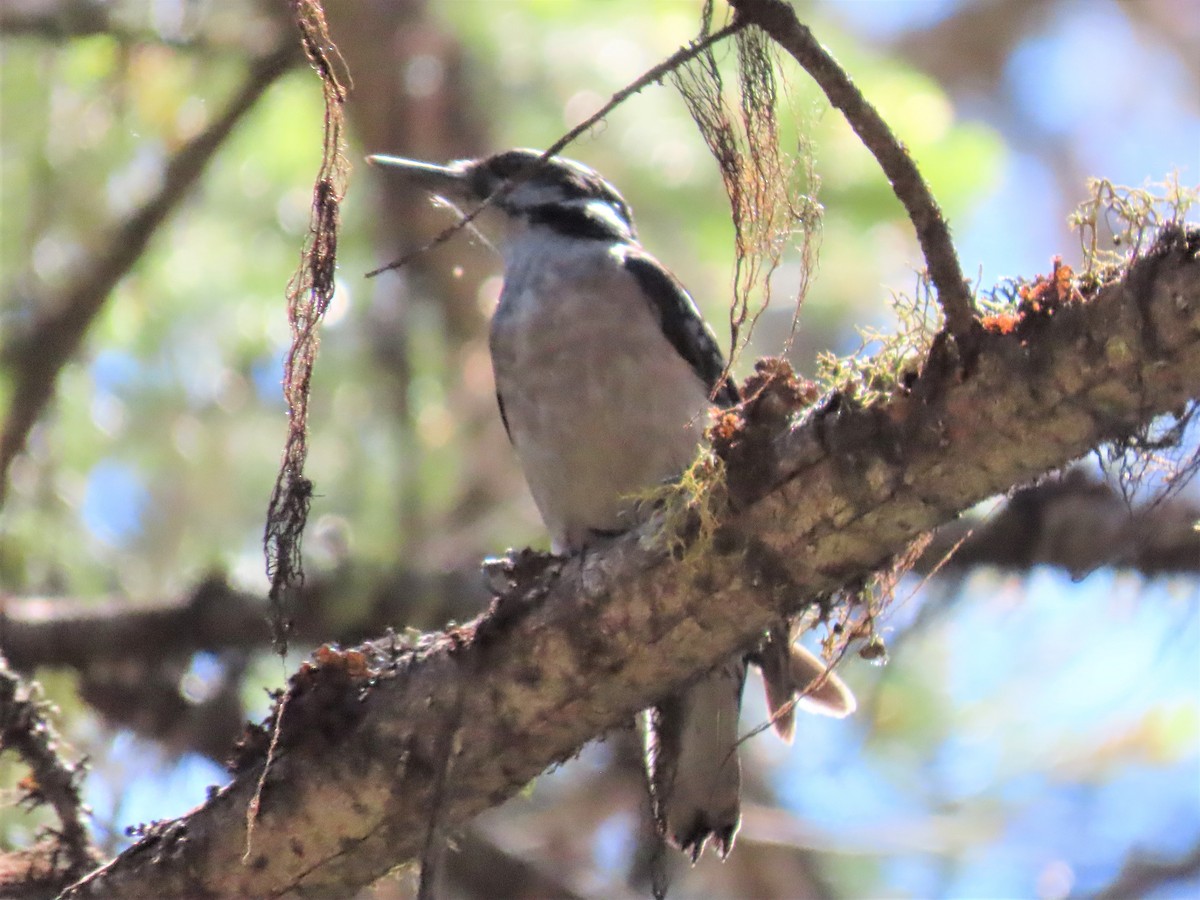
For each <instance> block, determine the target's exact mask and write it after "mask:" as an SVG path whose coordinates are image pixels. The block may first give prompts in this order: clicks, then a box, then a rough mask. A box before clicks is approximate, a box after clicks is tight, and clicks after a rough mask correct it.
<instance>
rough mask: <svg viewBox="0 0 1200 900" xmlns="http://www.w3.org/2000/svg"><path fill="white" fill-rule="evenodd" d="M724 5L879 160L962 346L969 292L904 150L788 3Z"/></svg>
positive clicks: (738, 0)
mask: <svg viewBox="0 0 1200 900" xmlns="http://www.w3.org/2000/svg"><path fill="white" fill-rule="evenodd" d="M729 5H730V6H732V7H733V8H734V9H735V10H737V14H738V19H739V20H741V21H745V22H749V23H751V24H753V25H757V26H758V27H759V28H761V29H762V30H763V31H765V32H766V33H767V34H769V35H770V36H771V37H772V38H773V39H774V40H775V41H776V42H777V43H778V44H779V46H781V47H783V49H784V50H786V51H787V52H788V53H790V54H791V55H792V56H793V57H794V58H795V60H796V62H798V63H799V64H800V65H801V66H802V67H803V68H804V70H805V71H806V72H808V74H809V75H811V76H812V78H813V80H814V81H815V82H816V83H817V84H818V85H819V86H820V88H821V90H822V91H824V92H825V96H826V97H828V98H829V102H830V103H832V104H833V105H834V106H835V107H836V108H837V109H839V110H841V111H842V115H844V116H845V117H846V121H847V122H849V123H850V127H851V128H853V129H854V133H855V134H857V135H858V137H859V139H860V140H861V141H862V142H863V144H864V145H865V146H866V148H867V149H868V150H869V151H871V154H872V155H873V156H874V157H875V159H876V160H877V161H878V162H879V166H880V168H882V169H883V172H884V174H885V175H886V176H887V178H888V181H889V182H890V183H891V185H892V190H893V191H894V192H895V194H896V196H897V197H898V198H899V200H900V202H901V203H903V204H904V209H905V211H906V212H907V213H908V217H909V219H911V220H912V223H913V226H914V227H915V228H916V231H917V241H918V242H919V243H920V245H921V252H922V253H923V254H924V255H925V265H926V266H927V267H928V269H929V278H930V280H931V281H932V282H933V285H934V288H935V289H936V290H937V298H938V302H939V303H940V304H941V307H942V312H943V313H944V314H945V317H946V330H947V331H949V332H950V334H952V335H954V337H955V338H956V339H957V340H958V341H959V342H960V343H961V344H963V345H964V346H965V345H966V342H967V341H968V338H969V335H970V334H971V330H972V327H973V323H974V321H975V311H974V308H973V304H972V301H971V294H970V291H968V290H967V283H966V279H965V278H964V277H963V273H962V267H961V266H960V265H959V262H958V254H957V253H956V252H955V250H954V242H953V241H952V240H951V239H950V229H949V227H948V226H947V225H946V220H945V219H944V218H943V217H942V211H941V209H940V208H939V207H938V204H937V201H936V200H934V199H933V193H932V192H931V191H930V190H929V185H927V184H926V183H925V179H924V178H923V177H921V172H920V170H919V169H918V168H917V164H916V163H915V162H914V161H913V158H912V157H911V156H910V155H909V153H908V150H907V149H905V147H904V145H903V144H901V143H900V141H899V140H898V139H897V138H896V136H895V135H894V134H893V133H892V129H891V128H889V127H888V124H887V122H885V121H884V120H883V117H882V116H881V115H879V111H878V110H877V109H875V107H874V106H872V105H871V104H870V102H868V101H867V99H866V98H865V97H864V96H863V95H862V92H861V91H860V90H859V89H858V87H857V86H856V85H855V84H854V82H853V80H851V78H850V75H849V74H848V73H847V72H846V70H845V69H843V68H842V67H841V66H840V65H839V64H838V61H837V60H836V59H834V58H833V56H832V54H830V52H829V51H828V50H826V49H825V48H824V47H823V46H821V44H820V42H819V41H818V40H817V39H816V38H815V37H813V33H812V32H811V31H809V30H808V28H807V27H806V26H805V25H803V24H802V23H801V22H800V20H799V19H797V18H796V11H795V10H794V9H793V8H792V7H791V5H790V4H788V3H785V2H783V0H729Z"/></svg>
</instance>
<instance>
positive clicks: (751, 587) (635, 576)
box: [66, 231, 1200, 897]
mask: <svg viewBox="0 0 1200 900" xmlns="http://www.w3.org/2000/svg"><path fill="white" fill-rule="evenodd" d="M1198 252H1200V232H1191V233H1189V234H1187V235H1184V234H1182V233H1181V232H1177V231H1176V232H1172V233H1171V234H1170V235H1169V236H1168V237H1167V238H1166V239H1165V240H1163V241H1162V242H1161V243H1160V244H1159V245H1158V246H1157V247H1156V249H1155V251H1154V252H1153V253H1152V254H1150V255H1149V256H1148V257H1146V258H1143V259H1142V260H1141V261H1139V262H1138V263H1136V264H1135V265H1134V266H1133V267H1132V268H1131V269H1130V270H1129V272H1128V273H1127V274H1126V277H1125V278H1124V279H1123V280H1122V281H1121V282H1119V283H1117V284H1114V285H1112V286H1110V287H1108V288H1106V289H1105V290H1103V291H1101V292H1100V293H1099V294H1098V295H1097V296H1096V297H1095V298H1093V299H1092V300H1090V301H1088V302H1086V303H1077V304H1068V305H1066V306H1064V307H1062V308H1060V309H1058V310H1057V311H1056V312H1055V314H1054V315H1053V316H1046V317H1042V318H1039V319H1038V320H1036V321H1035V322H1032V323H1031V324H1030V327H1029V328H1028V329H1026V330H1024V331H1023V332H1022V333H1021V334H1019V335H1018V334H996V333H991V332H984V333H983V335H982V338H981V342H980V348H979V354H978V357H977V359H976V360H975V364H974V365H973V366H972V367H970V368H969V369H964V368H963V367H962V366H960V365H958V363H957V361H955V360H952V359H949V358H947V351H946V346H947V345H946V344H944V343H943V344H941V345H935V348H934V352H933V353H931V357H930V360H929V361H928V363H927V365H926V366H925V368H924V370H923V372H922V373H921V375H920V376H919V377H918V378H917V380H916V381H915V383H914V384H913V385H912V386H911V388H910V389H909V390H907V391H906V392H904V393H903V394H902V395H898V396H896V397H894V398H893V399H891V400H889V401H888V402H886V403H883V404H880V405H878V406H874V407H870V408H865V409H864V408H858V407H855V406H853V405H852V404H848V403H841V404H836V403H828V404H826V405H824V406H823V407H820V408H818V409H815V410H808V411H807V412H805V413H804V415H803V418H802V419H801V420H800V421H799V422H798V423H797V422H795V421H794V419H793V415H794V414H795V413H797V412H801V411H800V410H798V409H796V408H791V407H788V405H787V404H786V403H785V402H783V399H782V398H783V397H784V394H783V393H776V392H772V391H763V392H762V393H761V395H760V396H761V400H760V401H759V402H757V403H753V404H749V405H748V407H747V409H746V411H745V413H744V415H745V421H744V422H743V423H742V427H741V428H740V429H739V434H740V435H741V436H742V437H741V440H740V442H739V443H737V444H735V445H731V446H729V447H728V448H727V453H726V456H727V459H726V465H727V471H728V476H729V485H728V486H729V491H730V496H731V498H732V501H733V504H734V508H735V509H736V510H737V512H735V513H733V514H731V515H729V516H727V517H726V518H725V519H724V521H723V522H722V524H721V527H720V528H719V530H718V532H717V534H716V535H715V537H714V539H713V541H712V544H711V548H710V552H707V553H703V554H698V555H697V557H698V558H694V559H690V560H689V561H688V563H687V564H686V565H680V564H676V563H675V562H673V561H672V559H671V557H670V555H669V554H668V553H667V552H666V551H665V550H664V549H663V546H664V540H663V537H662V534H661V531H662V528H661V522H655V521H651V522H649V523H647V524H646V525H645V526H643V527H642V528H641V529H639V530H638V531H636V532H634V533H632V534H629V535H626V536H624V537H622V538H619V539H617V540H615V541H614V542H613V543H612V544H611V545H610V546H608V547H606V548H604V549H603V550H599V551H596V552H592V553H589V554H588V555H586V556H585V557H583V558H579V557H576V558H572V559H571V560H569V561H567V562H566V563H565V564H564V565H563V567H562V571H561V574H560V575H559V576H558V577H557V579H554V580H551V581H549V582H547V583H542V584H541V586H540V587H537V586H535V587H534V588H532V589H530V590H527V591H524V592H520V593H518V592H514V593H513V594H511V595H510V596H507V597H505V598H500V599H498V600H497V601H496V602H495V603H494V604H493V608H492V609H491V610H490V611H489V613H488V614H487V615H485V616H483V617H481V618H480V619H478V620H476V621H475V622H473V623H470V624H469V625H467V626H463V627H459V628H453V629H450V630H449V631H447V632H445V633H443V634H440V635H437V636H431V637H427V638H425V639H423V641H422V642H421V643H420V644H419V645H418V646H415V647H412V648H404V647H399V648H392V650H391V652H389V650H388V648H387V647H386V646H383V647H377V648H375V649H374V650H371V648H366V649H365V650H364V652H363V653H361V654H352V653H351V654H334V653H326V654H324V655H321V656H320V657H319V658H318V662H317V664H315V665H309V666H306V667H304V668H303V669H302V670H301V671H300V672H299V673H298V674H297V675H296V676H295V677H294V679H293V684H292V688H291V691H290V694H289V697H288V701H287V707H286V712H285V714H284V716H283V722H282V725H281V729H282V730H281V734H280V737H279V741H278V750H277V753H276V758H275V760H274V763H273V765H272V768H271V770H270V772H269V773H268V775H267V777H266V779H265V782H264V784H265V787H264V790H263V792H262V797H261V810H260V813H259V816H258V818H257V820H256V822H255V825H254V831H253V837H252V840H251V841H250V844H249V847H248V844H247V837H246V826H245V816H246V810H247V808H248V807H249V804H250V801H251V798H252V797H253V796H254V794H255V789H256V785H257V784H258V781H259V778H260V776H261V774H262V765H263V764H262V761H261V758H259V757H257V756H256V755H255V754H254V753H250V752H248V753H247V754H246V756H245V757H244V762H243V769H242V771H241V772H240V773H239V775H238V776H237V777H236V779H235V780H234V781H233V782H232V783H231V784H230V785H228V786H226V787H225V788H224V789H222V790H221V791H220V792H218V793H217V794H216V795H215V796H213V797H212V798H211V799H210V801H209V802H208V803H206V804H205V805H204V806H203V807H201V808H199V809H197V810H195V811H194V812H192V813H191V814H189V815H188V816H186V817H184V818H183V819H180V820H178V821H176V822H173V823H167V824H165V825H162V826H160V827H158V828H156V829H153V830H152V832H151V833H149V834H148V835H146V837H144V838H143V839H142V840H141V841H139V843H138V844H137V845H135V846H134V847H132V848H130V849H129V850H127V851H126V852H125V853H123V854H122V855H121V856H119V857H118V858H117V859H116V860H114V861H113V862H112V863H110V864H109V865H108V866H106V867H104V868H103V869H101V870H99V871H98V872H96V873H93V875H91V876H89V877H88V878H87V879H85V880H84V881H83V882H81V883H80V884H78V885H76V886H75V887H74V888H72V889H71V890H70V891H69V892H68V893H67V895H66V896H69V897H98V896H104V897H133V896H147V895H155V896H181V895H187V896H195V895H223V896H263V897H269V896H280V895H285V894H286V895H288V896H325V895H329V894H335V893H336V894H341V895H344V894H346V893H349V892H352V891H353V890H354V889H355V888H356V887H357V886H360V885H365V884H367V883H369V882H371V881H373V880H375V879H376V878H378V877H379V876H381V875H382V874H384V873H385V872H387V871H388V870H389V869H391V868H393V867H394V866H396V865H398V864H401V863H403V862H405V861H406V860H409V859H412V858H413V857H415V856H416V855H418V854H419V853H420V851H421V847H422V845H423V843H424V841H425V837H426V833H427V828H428V824H429V822H430V819H431V810H432V809H433V808H434V806H435V805H436V806H437V807H438V809H439V815H438V818H439V820H440V823H441V824H442V825H445V826H447V827H453V826H455V825H459V824H462V823H463V822H465V821H467V820H468V819H469V818H470V817H471V816H473V815H475V814H476V813H478V812H479V811H481V810H483V809H485V808H487V807H489V806H494V805H497V804H499V803H501V802H503V801H504V800H505V799H507V798H508V797H510V796H512V795H513V794H515V793H516V792H517V791H519V790H520V789H521V787H522V786H523V785H524V784H525V783H526V782H527V781H528V780H529V779H531V778H533V777H535V776H536V775H537V774H538V773H539V772H541V771H542V770H544V769H545V768H546V767H547V766H549V765H551V764H553V763H555V762H557V761H561V760H564V759H566V758H568V757H570V756H571V755H572V754H573V753H575V752H576V751H577V750H578V748H579V747H580V746H581V745H582V744H583V743H584V742H586V741H587V740H590V739H592V738H594V737H596V736H597V735H600V734H603V733H604V732H605V731H606V730H607V729H609V728H612V727H614V726H615V725H617V724H618V723H620V722H623V721H626V720H627V719H628V718H629V716H631V715H632V714H633V713H634V712H636V711H637V710H639V709H643V708H645V707H646V706H647V705H649V704H650V703H652V702H653V701H654V700H655V699H656V698H658V697H660V696H662V695H663V694H664V693H668V692H670V691H673V690H676V689H678V688H679V686H681V685H682V684H683V683H684V682H686V681H687V679H688V678H689V677H691V676H693V675H694V674H695V673H697V672H700V671H702V670H704V669H706V668H708V667H709V666H711V665H713V664H715V663H717V662H718V661H719V660H721V659H724V658H727V657H728V656H729V655H730V654H732V653H734V652H736V651H737V650H738V649H739V648H744V647H746V646H747V645H748V644H750V643H752V642H754V641H755V640H756V639H757V637H758V635H760V634H761V633H762V632H763V630H764V629H765V628H766V627H767V626H768V625H769V624H770V623H772V622H774V621H777V619H778V617H779V616H780V614H781V613H784V612H796V611H798V610H799V609H801V608H803V607H804V606H805V605H807V604H809V603H811V602H812V601H813V598H818V597H822V596H827V595H828V594H829V593H830V592H832V591H834V590H836V589H837V588H838V587H840V586H842V585H844V584H846V583H847V582H848V581H850V580H852V579H855V578H858V577H861V576H863V575H865V574H867V573H869V572H871V571H872V570H874V569H876V568H877V567H879V566H881V565H883V564H885V563H886V562H887V561H888V560H889V559H890V558H891V557H892V556H893V555H894V554H896V553H898V552H899V551H901V550H902V549H903V548H904V547H905V546H907V544H908V543H909V542H910V541H912V540H913V539H914V538H916V537H917V536H918V535H920V534H922V533H923V532H925V531H927V530H928V529H929V528H932V527H934V526H936V525H938V524H939V523H941V522H944V521H946V520H948V519H950V518H951V517H953V516H954V515H955V514H957V513H958V512H959V511H961V510H963V509H965V508H967V507H969V506H970V505H972V504H974V503H976V502H978V501H979V500H981V499H984V498H986V497H988V496H992V495H994V494H995V493H997V492H998V491H1004V490H1007V489H1009V488H1011V487H1012V486H1013V485H1015V484H1021V483H1024V482H1026V481H1028V480H1029V479H1030V478H1032V477H1035V476H1037V475H1039V474H1041V473H1043V472H1045V471H1047V470H1050V469H1054V468H1056V467H1059V466H1062V465H1064V464H1066V463H1067V462H1069V461H1071V460H1072V459H1075V458H1077V457H1079V456H1080V455H1082V454H1084V453H1086V452H1088V451H1089V450H1090V449H1091V448H1093V447H1095V446H1097V445H1099V444H1101V443H1103V442H1104V441H1106V440H1109V439H1114V438H1119V437H1122V436H1124V435H1128V434H1129V433H1131V432H1132V431H1133V430H1134V429H1136V428H1138V427H1139V426H1142V425H1144V424H1145V423H1146V422H1147V421H1149V420H1150V419H1151V418H1153V417H1154V416H1156V415H1158V414H1161V413H1168V412H1171V411H1174V410H1177V409H1179V408H1180V407H1181V406H1182V405H1184V404H1186V403H1187V402H1189V401H1192V400H1194V399H1195V398H1197V397H1200V260H1198V259H1197V255H1198ZM939 346H940V349H939ZM447 748H449V752H446V749H447ZM439 785H442V786H443V789H442V790H438V786H439ZM247 851H249V852H247Z"/></svg>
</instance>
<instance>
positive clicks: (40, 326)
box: [0, 44, 298, 505]
mask: <svg viewBox="0 0 1200 900" xmlns="http://www.w3.org/2000/svg"><path fill="white" fill-rule="evenodd" d="M297 59H298V54H297V53H296V49H295V47H294V46H292V45H291V44H289V45H288V46H286V47H281V48H279V49H277V50H275V51H274V52H272V53H271V54H269V55H267V56H265V57H263V58H261V59H259V60H258V61H256V62H255V63H254V64H253V65H252V67H251V69H250V72H249V74H248V75H247V77H246V81H245V83H244V84H243V85H242V87H241V89H240V90H239V91H238V92H237V93H236V94H235V95H234V96H233V98H232V99H231V100H230V101H229V104H228V106H227V107H226V108H225V111H224V112H223V113H222V114H221V116H220V117H219V118H217V119H216V120H215V121H214V122H213V123H212V124H211V125H210V126H209V127H208V128H206V129H205V130H204V131H203V132H201V133H200V134H198V135H196V137H194V138H192V140H190V141H188V143H187V144H185V145H184V146H183V147H182V148H181V149H180V150H179V152H178V153H176V154H175V155H174V157H172V159H171V161H170V163H168V165H167V167H166V169H165V171H164V173H163V179H162V186H161V187H160V188H159V190H158V193H156V194H155V195H154V196H153V197H151V198H150V200H149V201H148V202H147V203H146V204H145V205H144V206H142V207H140V208H139V209H138V210H136V211H135V212H134V213H133V214H132V215H131V216H129V217H128V218H127V219H125V221H124V222H122V223H120V224H117V225H115V226H114V227H112V228H109V229H106V231H107V233H108V234H109V235H111V237H110V239H109V241H108V242H107V243H106V244H105V246H104V248H103V249H102V250H101V251H100V252H99V253H97V254H96V255H95V257H93V259H92V260H90V261H89V262H88V263H87V264H86V265H84V266H83V267H82V269H81V270H80V271H81V274H80V276H79V278H78V279H76V280H75V281H74V282H73V283H72V284H70V285H68V286H67V287H66V289H65V290H64V291H63V292H62V294H61V296H59V297H57V298H44V299H43V300H41V301H39V302H38V303H37V304H36V305H37V308H38V313H37V314H36V315H35V318H34V321H33V322H32V324H31V325H30V326H29V327H28V328H24V329H21V330H20V331H18V330H16V329H14V330H13V333H12V334H10V335H9V336H8V339H7V340H6V341H5V342H4V346H3V348H2V349H0V364H2V365H3V367H4V368H5V369H6V370H7V371H8V372H9V374H10V377H11V379H12V381H11V388H10V390H9V392H8V396H9V397H10V398H11V399H12V406H11V407H10V408H9V411H8V416H7V418H6V419H5V421H4V427H3V431H0V505H2V504H3V502H4V493H5V487H6V485H7V475H8V468H9V466H10V465H11V464H12V461H13V460H14V459H15V458H16V456H17V454H19V453H20V452H21V450H22V449H23V448H24V446H25V441H26V438H27V437H28V435H29V429H30V428H32V427H33V424H34V423H35V422H36V421H37V418H38V416H39V415H41V412H42V409H43V408H44V407H45V405H46V404H47V403H48V402H49V400H50V398H51V397H52V396H53V394H54V385H55V382H56V380H57V378H58V373H59V372H60V371H61V370H62V368H63V367H64V366H65V365H66V364H67V362H68V361H69V360H70V359H71V357H72V356H74V355H75V352H76V350H78V348H79V344H80V343H81V342H82V340H83V336H84V334H86V333H87V329H88V327H89V326H90V325H91V323H92V321H93V320H94V319H95V318H96V315H97V314H98V313H99V312H100V310H101V309H102V308H103V306H104V303H105V301H106V300H107V299H108V297H109V295H110V293H111V292H112V290H113V288H114V287H116V285H117V283H118V282H119V281H120V280H121V279H122V278H123V277H124V276H125V275H126V273H128V272H129V270H130V269H132V268H133V266H134V264H135V263H137V261H138V260H139V259H140V258H141V256H142V254H143V252H145V249H146V246H147V244H148V243H149V241H150V238H151V237H152V236H153V235H154V233H155V232H156V231H157V230H158V227H159V226H160V225H161V224H162V223H163V221H164V220H165V219H166V218H167V217H168V216H169V215H170V214H171V213H172V212H173V211H174V210H175V209H176V207H178V206H179V204H180V203H182V202H183V200H184V198H185V197H186V196H187V195H188V192H189V191H190V189H191V187H192V186H193V185H194V184H195V183H196V182H197V181H198V180H199V179H200V176H201V175H203V174H204V170H205V167H206V166H207V165H208V163H209V161H210V160H211V159H212V158H213V157H214V156H215V155H216V153H217V151H218V150H220V148H221V147H222V146H223V145H224V143H225V140H226V138H228V137H229V135H230V134H231V133H232V132H233V129H234V127H235V126H236V125H237V124H238V123H239V122H240V121H241V120H242V119H243V117H245V115H246V113H248V112H249V111H250V110H251V109H252V108H253V107H254V105H255V103H256V102H257V101H258V99H259V98H260V97H261V96H262V95H263V94H264V93H265V92H266V90H267V88H268V87H270V86H271V85H272V84H274V83H275V81H276V80H277V79H278V78H279V77H280V76H281V75H283V74H284V73H285V72H286V71H288V69H290V68H291V67H292V65H293V64H294V63H295V62H296V60H297Z"/></svg>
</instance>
